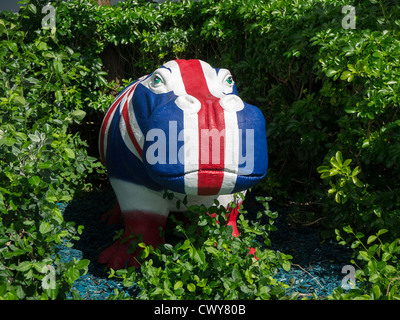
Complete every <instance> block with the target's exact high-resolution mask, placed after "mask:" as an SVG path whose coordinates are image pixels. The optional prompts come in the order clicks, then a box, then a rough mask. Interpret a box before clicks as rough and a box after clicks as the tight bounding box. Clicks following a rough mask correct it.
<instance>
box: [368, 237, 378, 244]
mask: <svg viewBox="0 0 400 320" xmlns="http://www.w3.org/2000/svg"><path fill="white" fill-rule="evenodd" d="M377 238H378V237H377V236H374V235H372V236H369V237H368V239H367V244H370V243H372V242H374V241H375V240H376V239H377Z"/></svg>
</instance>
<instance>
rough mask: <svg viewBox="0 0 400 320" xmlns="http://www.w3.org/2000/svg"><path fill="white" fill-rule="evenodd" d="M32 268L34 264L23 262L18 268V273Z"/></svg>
mask: <svg viewBox="0 0 400 320" xmlns="http://www.w3.org/2000/svg"><path fill="white" fill-rule="evenodd" d="M31 268H32V263H31V262H30V261H23V262H21V263H20V264H19V265H18V266H17V271H21V272H25V271H28V270H30V269H31Z"/></svg>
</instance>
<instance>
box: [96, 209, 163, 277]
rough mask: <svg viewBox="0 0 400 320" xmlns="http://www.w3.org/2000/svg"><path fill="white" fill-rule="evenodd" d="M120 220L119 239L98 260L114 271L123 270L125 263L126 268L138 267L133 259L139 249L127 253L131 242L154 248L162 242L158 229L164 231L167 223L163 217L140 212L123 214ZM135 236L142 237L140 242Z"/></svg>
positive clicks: (138, 252)
mask: <svg viewBox="0 0 400 320" xmlns="http://www.w3.org/2000/svg"><path fill="white" fill-rule="evenodd" d="M122 219H123V224H124V229H125V231H124V234H123V235H122V237H121V239H119V240H118V241H116V242H115V243H114V244H113V245H111V246H110V247H108V248H107V249H105V250H104V251H103V252H102V253H101V254H100V256H99V258H98V262H99V263H107V267H109V268H113V269H114V270H117V269H122V268H125V267H126V263H127V262H128V266H135V267H138V266H139V263H138V262H137V261H136V260H135V258H136V257H137V256H138V255H139V254H140V251H141V249H137V250H136V251H134V252H128V251H129V248H130V246H131V243H132V240H135V241H138V242H144V243H145V244H146V245H152V246H153V247H154V248H156V247H157V246H158V245H159V244H161V243H163V242H164V240H163V238H162V236H161V235H160V227H161V230H165V227H166V223H167V217H165V216H162V215H159V214H154V213H148V212H142V211H130V212H123V214H122ZM137 235H141V236H142V237H143V239H142V241H139V239H138V237H137Z"/></svg>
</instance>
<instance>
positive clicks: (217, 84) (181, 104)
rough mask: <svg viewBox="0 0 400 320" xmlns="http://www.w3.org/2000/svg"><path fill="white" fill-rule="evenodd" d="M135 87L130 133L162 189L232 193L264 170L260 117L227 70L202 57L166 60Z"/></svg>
mask: <svg viewBox="0 0 400 320" xmlns="http://www.w3.org/2000/svg"><path fill="white" fill-rule="evenodd" d="M134 90H135V93H134V94H133V95H132V107H133V110H130V111H129V112H130V114H131V117H134V118H135V124H137V125H136V128H135V127H133V128H132V131H133V134H135V135H136V137H138V138H137V140H138V143H139V144H140V145H141V147H142V150H141V154H140V156H141V158H142V161H143V164H144V167H145V170H146V171H147V174H148V175H149V176H150V177H151V179H153V180H154V181H155V182H156V183H158V184H160V185H161V186H162V187H164V188H168V189H170V190H172V191H175V192H180V193H185V194H189V195H217V194H230V193H234V192H239V191H242V190H246V189H248V188H250V187H252V186H254V185H255V184H256V183H257V182H259V181H260V180H261V179H262V178H263V177H264V176H265V174H266V171H267V166H268V155H267V140H266V132H265V120H264V117H263V115H262V113H261V111H260V110H259V109H258V108H256V107H255V106H252V105H250V104H247V103H245V102H244V101H242V99H240V98H239V96H238V94H237V89H236V85H235V82H234V80H233V78H232V75H231V73H230V72H229V71H228V70H226V69H217V68H213V67H211V66H210V65H209V64H208V63H206V62H203V61H200V60H174V61H169V62H167V63H165V64H164V65H163V66H162V67H160V68H159V69H157V70H155V71H154V72H153V73H151V74H150V75H148V76H145V77H143V78H141V79H140V80H139V81H138V82H137V85H136V87H135V89H134Z"/></svg>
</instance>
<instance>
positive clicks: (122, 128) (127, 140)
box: [119, 84, 143, 160]
mask: <svg viewBox="0 0 400 320" xmlns="http://www.w3.org/2000/svg"><path fill="white" fill-rule="evenodd" d="M133 85H135V84H133ZM130 89H131V87H129V88H128V89H127V90H128V91H129V90H130ZM135 89H136V88H135ZM135 89H133V90H132V92H131V93H130V94H129V95H125V97H123V98H122V100H121V102H120V103H121V107H120V121H119V130H120V132H121V136H122V140H123V141H124V143H125V145H126V146H127V148H128V149H129V151H130V152H132V153H133V154H134V155H135V156H136V157H137V158H139V159H140V160H142V158H141V157H140V155H139V153H138V152H137V150H136V148H135V146H134V145H133V143H132V141H131V138H130V137H129V134H128V131H127V129H126V125H125V120H124V117H123V115H122V111H123V110H124V108H128V114H129V121H130V126H131V128H132V131H133V133H134V134H135V137H136V133H137V131H138V130H139V131H140V128H139V126H138V125H137V122H136V117H135V116H133V118H134V120H132V117H131V115H132V113H133V112H132V113H130V112H129V107H130V106H131V105H132V103H131V101H132V96H133V94H134V93H135ZM127 100H128V101H129V103H128V104H127V105H126V106H125V103H126V101H127ZM134 123H136V126H133V125H134ZM140 134H141V135H142V136H143V133H141V132H140Z"/></svg>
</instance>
